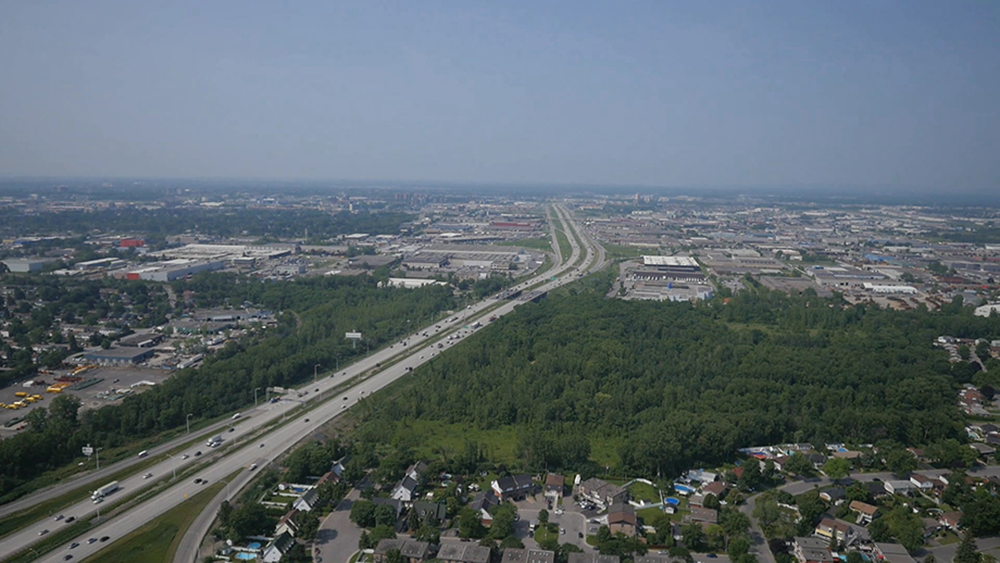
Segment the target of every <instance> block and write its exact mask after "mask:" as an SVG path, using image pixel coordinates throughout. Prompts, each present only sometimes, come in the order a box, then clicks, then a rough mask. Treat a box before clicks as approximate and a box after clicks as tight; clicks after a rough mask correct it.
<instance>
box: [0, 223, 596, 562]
mask: <svg viewBox="0 0 1000 563" xmlns="http://www.w3.org/2000/svg"><path fill="white" fill-rule="evenodd" d="M554 211H555V213H556V214H557V215H558V216H559V217H560V219H561V221H562V223H563V225H564V226H565V227H566V232H567V235H568V236H567V238H568V239H569V241H570V245H571V248H572V253H571V255H570V256H569V257H562V258H563V260H562V261H561V263H560V264H559V265H558V266H557V267H556V268H554V269H552V270H550V271H548V272H545V273H544V274H543V275H541V276H538V277H536V278H534V279H532V280H529V281H526V282H523V283H522V284H520V285H519V287H521V288H529V287H531V288H533V289H537V290H542V291H546V290H550V289H553V288H555V287H558V286H560V285H563V284H565V283H568V282H569V281H572V280H573V279H576V278H577V275H576V274H578V273H584V272H585V271H589V269H590V268H591V267H594V266H596V265H597V264H598V263H600V262H601V260H596V261H595V255H596V254H601V255H603V253H602V252H599V251H597V249H598V248H599V247H598V246H597V245H595V244H594V243H593V242H591V241H590V240H588V238H587V237H586V236H585V235H584V233H583V232H582V230H581V229H580V228H579V227H578V226H577V225H576V223H575V222H574V221H573V220H572V218H571V217H570V214H569V212H568V211H566V210H565V209H564V208H562V207H560V206H555V207H554ZM553 238H554V237H553ZM601 250H603V249H601ZM581 255H582V256H583V257H584V258H583V261H582V262H580V263H579V265H577V266H575V267H574V266H573V265H574V264H577V263H578V262H579V261H580V258H581ZM567 274H568V275H567ZM545 280H547V281H545ZM520 304H521V302H518V301H510V302H504V303H502V304H500V305H499V306H497V302H496V301H495V300H493V299H488V300H485V301H483V302H480V303H478V304H476V305H473V306H470V307H469V308H468V309H466V310H464V311H461V312H459V313H457V314H454V315H451V316H450V317H449V318H447V319H445V320H443V321H442V322H438V323H435V324H433V325H430V326H427V327H424V328H423V329H421V330H419V331H417V332H416V333H414V334H412V335H410V336H409V337H407V338H405V339H404V340H403V341H405V342H406V345H405V346H403V345H402V343H397V344H394V345H393V346H392V347H389V348H384V349H382V350H380V351H378V352H375V353H374V354H371V355H370V356H368V357H366V358H364V359H363V360H360V361H359V362H357V363H355V364H353V365H351V366H348V367H346V368H345V369H343V370H339V371H338V372H337V373H335V374H333V375H331V376H328V377H324V378H322V379H321V380H319V381H317V382H316V383H314V384H312V385H309V386H306V387H303V388H301V389H299V393H301V399H300V398H299V397H295V398H296V399H297V400H298V401H301V400H311V401H310V403H314V404H315V406H312V404H310V403H307V408H308V410H307V412H305V413H302V414H301V415H300V416H297V418H294V419H293V420H292V421H291V422H289V423H287V424H284V425H281V426H278V427H277V428H275V429H273V430H267V431H266V432H265V433H264V434H263V435H259V434H260V433H261V432H262V430H261V429H262V428H263V427H264V426H266V425H268V424H269V423H271V422H273V421H275V420H276V419H278V418H281V417H284V416H285V415H286V414H287V413H288V411H290V410H292V409H294V408H295V407H297V406H299V403H298V402H297V401H289V400H281V401H279V402H277V403H265V404H263V405H261V406H259V407H256V408H254V409H249V410H247V411H244V412H243V413H242V414H241V415H240V417H239V418H237V419H236V420H234V421H225V422H223V423H220V426H219V427H220V428H221V427H223V426H225V425H227V423H229V422H235V423H236V424H234V425H233V430H232V431H231V432H225V433H223V434H222V435H223V438H224V442H223V446H221V447H220V448H218V449H212V448H209V447H207V446H205V445H204V444H202V445H197V444H196V445H195V446H193V447H191V448H190V450H191V451H188V452H186V455H187V456H188V457H187V458H184V455H185V454H181V455H179V456H174V457H173V458H168V457H166V456H165V455H163V454H160V455H161V456H162V457H163V460H162V461H161V462H160V463H158V464H157V465H155V466H153V467H151V468H149V469H148V470H146V471H144V472H141V473H140V474H137V475H134V476H132V477H129V478H128V479H124V480H122V481H121V490H120V491H117V492H115V493H114V494H112V495H110V496H109V498H108V499H107V500H106V501H105V504H104V505H95V504H94V503H92V502H91V501H90V500H89V499H88V500H85V501H82V502H79V503H77V504H75V505H73V506H71V507H68V508H66V509H64V510H62V511H61V514H63V515H64V516H65V518H68V517H70V516H73V517H75V518H76V519H82V518H86V517H90V516H91V515H93V514H94V513H95V512H97V510H98V509H99V508H102V507H103V506H106V505H109V504H113V503H114V502H115V501H116V499H118V498H121V497H123V496H127V495H131V494H133V493H135V492H136V491H139V490H141V489H142V488H144V487H146V486H148V485H150V484H151V483H152V482H153V481H155V480H156V479H157V478H165V477H166V476H167V475H168V474H171V475H172V474H173V472H174V471H177V472H181V471H182V470H183V469H190V468H189V467H188V466H189V465H190V464H193V463H197V462H200V461H202V460H207V461H209V462H208V463H203V464H201V465H200V466H198V467H197V468H196V469H195V470H193V471H191V472H190V475H188V476H187V477H184V478H182V479H181V480H180V481H178V482H176V483H174V484H173V485H171V486H169V487H168V488H166V489H165V490H164V491H162V492H160V493H159V494H156V495H155V496H153V497H152V498H150V499H148V500H146V501H145V502H142V503H141V504H138V505H137V506H134V507H132V508H129V509H127V510H126V511H124V513H122V514H120V515H117V516H115V517H114V518H112V519H111V520H109V521H106V522H103V523H100V524H98V525H97V526H96V527H94V528H92V529H91V530H90V531H89V532H87V534H86V535H85V536H84V537H80V538H76V539H74V540H73V542H75V543H78V544H80V545H79V546H78V547H76V548H73V549H68V548H69V543H67V545H64V546H62V547H61V548H59V549H57V550H55V551H53V552H51V553H50V554H48V556H46V557H45V559H44V560H46V561H62V560H64V557H65V556H66V555H70V554H71V555H73V556H74V558H75V559H79V558H81V557H85V556H87V555H90V554H93V553H95V552H97V551H99V550H100V549H101V548H104V547H106V546H107V544H106V543H102V542H100V541H96V542H93V543H88V539H89V538H101V537H104V536H108V537H109V538H111V540H110V541H114V540H116V539H119V538H121V537H123V536H124V535H126V534H128V533H129V532H131V531H133V530H135V529H136V528H138V527H139V526H141V525H142V524H144V523H146V522H148V521H150V520H152V519H154V518H156V517H157V516H159V515H161V514H163V513H164V512H166V511H167V510H169V509H170V508H173V507H174V506H176V505H178V504H180V503H181V502H183V501H184V500H185V499H186V498H188V497H189V496H191V495H193V494H195V493H197V492H198V491H199V490H201V489H202V488H204V482H208V483H214V482H217V481H218V480H220V479H222V478H224V477H226V476H227V475H230V474H232V473H234V472H236V471H240V470H242V474H241V475H240V476H239V477H238V478H237V479H236V480H235V481H234V482H233V483H232V484H231V487H230V488H229V490H228V491H227V494H226V495H220V497H218V498H217V499H215V502H213V503H210V505H209V506H208V507H207V508H206V511H212V513H214V511H215V510H216V509H217V506H218V503H219V502H221V500H222V498H232V496H235V495H236V493H237V492H238V490H239V488H240V487H241V486H242V485H243V484H245V482H247V481H249V479H250V478H251V477H252V475H253V473H252V472H251V471H250V469H249V467H250V466H251V465H252V464H257V465H258V466H263V465H264V464H265V463H268V462H270V461H271V460H274V459H276V458H277V457H278V456H280V455H281V454H283V453H285V452H286V451H287V450H288V449H290V448H291V447H292V446H294V445H295V444H296V443H297V442H299V441H300V440H302V439H303V438H305V437H306V436H308V434H309V433H310V432H312V431H313V429H314V428H315V427H316V426H318V425H321V424H324V423H326V422H328V421H330V420H332V419H333V418H335V417H336V416H338V415H340V414H341V413H343V412H345V411H346V410H347V409H348V408H350V407H351V406H352V405H354V404H356V403H357V402H358V401H359V400H362V398H363V397H366V396H368V395H370V394H371V393H374V392H376V391H378V390H379V389H381V388H383V387H385V386H386V385H388V384H389V383H391V382H393V381H395V380H396V379H399V378H400V377H402V376H404V375H406V374H407V373H409V372H410V371H411V370H412V369H415V368H416V367H417V366H419V365H421V364H423V363H425V362H427V361H429V360H431V359H432V358H433V357H435V356H436V355H437V354H439V353H443V352H445V351H447V349H448V348H449V347H446V348H444V349H438V348H437V347H436V345H435V344H436V342H437V341H438V340H442V341H445V342H446V340H445V338H446V335H452V336H453V338H452V341H455V342H457V341H460V340H461V339H464V338H466V337H467V336H469V335H470V334H472V333H473V332H475V331H476V329H473V328H471V327H472V326H474V325H475V323H476V322H479V323H482V324H483V325H484V326H485V325H486V323H487V322H488V319H487V317H489V316H491V315H496V316H498V317H499V316H502V315H504V314H507V313H509V312H511V311H512V310H513V309H514V308H515V307H516V306H517V305H520ZM485 309H489V311H487V312H484V310H485ZM463 327H469V328H463ZM383 366H384V367H383ZM369 373H373V375H370V376H368V377H367V378H364V379H360V380H359V381H357V382H354V381H352V380H354V378H356V377H357V376H360V375H363V374H369ZM307 393H308V394H307ZM296 414H298V413H296ZM161 448H162V446H161ZM199 451H200V452H201V455H200V456H196V455H195V454H196V452H199ZM151 455H156V454H155V453H152V454H151ZM120 469H121V467H115V468H113V469H112V468H109V469H108V471H118V470H120ZM147 471H148V472H149V473H152V474H153V478H149V479H146V478H144V475H145V473H146V472H147ZM196 479H198V480H199V482H201V483H202V484H196V483H195V480H196ZM99 484H103V482H101V481H96V482H95V488H96V486H98V485H99ZM64 521H65V519H64V520H62V521H59V522H56V521H54V520H52V519H45V520H42V521H39V522H36V523H34V524H32V525H29V526H27V527H25V528H24V529H22V530H19V531H18V532H16V533H15V534H12V535H10V536H8V537H6V538H4V541H3V545H2V546H0V560H2V559H6V558H8V557H10V556H11V555H13V554H15V553H18V552H20V551H24V550H26V549H29V548H30V547H31V545H32V544H34V543H35V542H37V541H39V540H40V539H42V537H43V534H41V532H42V531H43V530H53V531H55V530H56V529H58V528H59V527H60V526H63V525H64V524H63V523H62V522H64ZM209 523H210V521H209ZM204 525H205V526H207V525H208V524H204ZM192 532H194V533H189V534H186V536H185V540H184V542H183V545H182V546H181V549H180V550H179V551H178V554H177V560H179V561H191V560H194V558H195V554H196V551H197V544H198V542H199V541H200V538H201V535H200V534H199V533H197V532H196V531H195V530H192Z"/></svg>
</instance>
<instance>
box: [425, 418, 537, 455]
mask: <svg viewBox="0 0 1000 563" xmlns="http://www.w3.org/2000/svg"><path fill="white" fill-rule="evenodd" d="M406 435H407V440H408V441H409V443H410V444H411V445H412V446H413V448H414V449H416V451H417V455H418V457H420V458H422V459H428V460H430V459H438V458H440V457H441V456H442V455H448V456H451V455H455V454H458V453H461V452H464V451H465V443H466V441H468V440H472V441H475V442H477V443H479V444H480V445H481V446H484V447H485V449H486V452H487V454H486V455H487V457H488V458H489V459H490V460H491V461H493V462H495V463H507V464H512V463H515V462H517V461H518V459H517V457H516V456H515V455H514V448H515V446H516V445H517V432H516V430H515V429H514V427H512V426H505V427H501V428H496V429H492V430H480V429H477V428H472V427H470V426H468V425H465V424H448V423H446V422H440V421H435V420H415V421H412V422H408V423H407V428H406Z"/></svg>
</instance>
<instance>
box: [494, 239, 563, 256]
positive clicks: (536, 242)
mask: <svg viewBox="0 0 1000 563" xmlns="http://www.w3.org/2000/svg"><path fill="white" fill-rule="evenodd" d="M498 245H499V246H520V247H523V248H531V249H534V250H541V251H543V252H552V241H550V240H549V238H548V237H540V238H522V239H518V240H512V241H505V242H501V243H498Z"/></svg>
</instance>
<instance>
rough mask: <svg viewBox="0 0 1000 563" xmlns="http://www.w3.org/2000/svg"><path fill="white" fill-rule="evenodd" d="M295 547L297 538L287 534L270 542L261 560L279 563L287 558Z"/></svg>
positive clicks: (268, 562)
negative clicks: (286, 555)
mask: <svg viewBox="0 0 1000 563" xmlns="http://www.w3.org/2000/svg"><path fill="white" fill-rule="evenodd" d="M294 546H295V538H293V537H292V535H291V534H289V533H287V532H285V533H284V534H281V535H280V536H278V537H276V538H274V539H273V540H271V541H270V542H268V544H267V546H265V547H264V551H263V553H262V555H261V559H263V560H264V561H266V562H267V563H277V562H278V561H280V560H281V558H282V557H284V556H285V554H287V553H288V552H289V551H291V550H292V547H294Z"/></svg>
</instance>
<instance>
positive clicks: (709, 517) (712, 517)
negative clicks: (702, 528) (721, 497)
mask: <svg viewBox="0 0 1000 563" xmlns="http://www.w3.org/2000/svg"><path fill="white" fill-rule="evenodd" d="M689 517H690V519H691V521H692V522H705V523H706V524H716V523H718V521H719V511H718V510H716V509H714V508H701V507H698V506H695V507H692V508H691V514H690V516H689Z"/></svg>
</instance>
